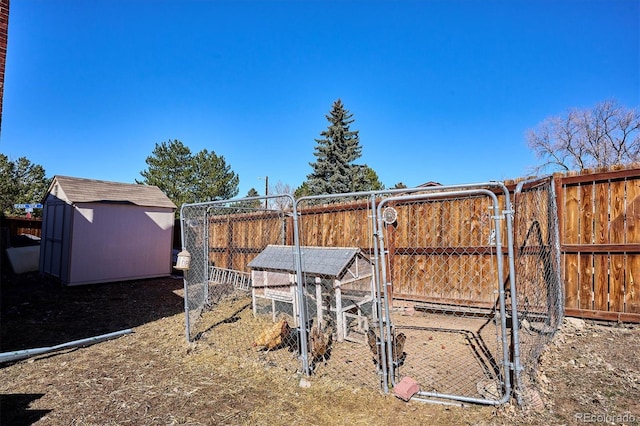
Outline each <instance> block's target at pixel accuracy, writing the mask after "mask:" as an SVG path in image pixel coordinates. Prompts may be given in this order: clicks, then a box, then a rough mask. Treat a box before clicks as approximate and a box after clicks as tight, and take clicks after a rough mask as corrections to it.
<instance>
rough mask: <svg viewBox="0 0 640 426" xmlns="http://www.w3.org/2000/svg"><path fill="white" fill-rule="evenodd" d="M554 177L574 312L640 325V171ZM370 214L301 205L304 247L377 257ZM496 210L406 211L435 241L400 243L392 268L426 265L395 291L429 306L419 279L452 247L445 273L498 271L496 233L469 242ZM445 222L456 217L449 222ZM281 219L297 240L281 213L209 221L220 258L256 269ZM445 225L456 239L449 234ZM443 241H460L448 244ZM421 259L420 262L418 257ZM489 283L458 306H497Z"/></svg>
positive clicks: (214, 253) (469, 204)
mask: <svg viewBox="0 0 640 426" xmlns="http://www.w3.org/2000/svg"><path fill="white" fill-rule="evenodd" d="M554 179H555V192H556V205H557V208H558V223H559V234H560V251H561V258H560V259H561V261H560V263H561V273H562V280H563V283H564V289H565V309H566V313H567V315H570V316H579V317H583V318H591V319H603V320H616V321H625V322H640V286H639V284H638V282H637V280H638V278H637V277H640V168H629V169H624V170H609V171H602V172H596V173H593V172H590V173H582V174H580V175H573V174H571V175H569V174H568V175H563V174H556V175H554ZM517 182H518V181H512V182H508V183H507V186H508V187H509V189H510V190H514V189H515V188H516V184H517ZM498 198H499V200H500V203H501V205H502V206H504V200H503V197H502V196H500V195H499V194H498ZM512 200H513V198H512ZM369 209H370V205H369V202H368V201H362V202H352V203H350V204H344V203H343V204H336V205H333V204H332V205H328V206H309V207H307V208H303V209H300V212H299V213H300V221H299V223H300V229H299V232H300V241H301V242H302V245H309V246H322V247H359V248H360V249H362V250H363V251H364V252H365V253H372V252H373V239H372V237H371V235H370V231H371V228H370V226H371V222H370V216H371V212H370V211H369ZM414 210H415V211H414ZM461 212H466V213H465V214H460V213H461ZM488 214H489V212H488V211H487V206H484V205H481V204H478V201H477V200H463V199H461V200H458V201H454V202H451V201H450V200H449V201H448V202H447V203H441V204H438V203H430V204H428V205H416V206H413V207H412V206H404V207H402V208H401V209H399V215H400V216H402V217H404V218H407V219H408V220H414V219H412V218H417V217H422V218H424V226H425V228H424V229H425V231H424V232H427V233H429V234H430V235H432V236H433V241H434V244H433V246H431V247H424V246H420V247H412V246H411V236H410V235H402V234H398V235H396V236H395V237H394V238H395V240H394V241H391V246H390V250H389V258H388V260H389V264H390V265H391V267H392V268H393V267H394V265H399V262H412V261H413V262H415V264H416V265H417V268H397V270H407V271H411V274H412V275H411V276H406V277H403V276H398V275H397V274H396V276H395V278H394V279H395V281H394V283H393V292H394V294H395V295H397V296H400V297H402V298H403V299H407V298H409V299H410V298H415V300H421V299H422V300H424V299H425V296H426V297H427V299H433V297H434V296H433V295H436V294H437V293H438V289H433V288H432V289H431V290H430V291H431V293H432V294H430V295H426V294H424V292H423V291H421V290H420V286H416V285H415V282H416V279H418V281H420V274H421V273H422V272H421V271H424V270H426V269H433V268H434V266H433V265H431V266H429V268H426V265H427V264H428V262H430V261H432V260H434V259H430V258H428V257H429V256H428V255H429V253H440V252H442V251H443V250H445V251H446V250H449V251H452V252H455V253H457V254H459V256H456V257H449V258H447V260H446V261H447V262H448V265H446V266H442V267H441V268H440V270H441V271H447V270H452V269H455V268H456V267H457V266H456V265H455V264H453V263H452V262H456V261H457V260H456V259H460V262H461V264H464V265H469V264H470V263H469V257H470V256H474V257H475V258H476V260H477V261H478V262H479V263H478V265H477V268H479V269H478V276H482V275H484V274H485V272H486V271H489V270H490V269H491V267H492V265H491V264H492V262H493V261H492V260H491V255H490V254H489V253H490V251H491V246H490V245H489V239H490V236H489V235H482V236H481V238H480V239H479V240H480V241H486V243H483V244H484V245H479V246H478V245H475V246H473V250H470V249H469V247H468V246H467V244H468V243H469V242H468V241H466V240H465V238H470V237H472V236H474V234H475V233H477V232H480V229H481V226H479V225H480V224H481V223H482V222H483V221H487V219H488ZM443 217H446V218H447V220H446V221H443V220H442V219H441V218H443ZM274 221H275V222H278V226H280V227H281V229H282V233H281V235H282V236H281V244H288V245H291V244H293V225H292V218H291V217H290V216H287V215H283V214H277V213H272V212H258V213H251V214H244V215H243V214H238V215H232V216H212V217H211V218H210V219H209V260H210V262H213V263H214V264H215V265H217V266H221V267H225V268H229V269H235V270H241V271H247V268H246V265H247V263H248V262H249V261H250V260H251V259H252V258H253V257H254V256H255V255H257V253H259V251H260V250H261V249H262V248H263V247H264V245H263V243H264V241H262V240H261V238H262V237H261V236H263V235H264V233H263V232H262V231H261V229H263V228H264V227H273V226H274ZM502 226H503V227H504V224H503V225H502ZM445 227H446V233H445V232H443V230H444V229H445ZM483 229H484V228H483ZM482 232H486V229H484V230H483V231H482ZM500 233H501V235H502V238H503V244H504V245H505V246H506V241H505V238H506V229H501V232H500ZM439 238H449V239H450V240H451V241H450V242H449V243H448V244H443V241H441V240H438V239H439ZM517 245H518V241H516V246H517ZM445 246H446V247H448V248H444V247H445ZM516 250H517V247H516ZM503 255H505V253H503ZM411 257H414V258H415V259H413V260H411V259H410V258H411ZM465 257H466V258H465ZM476 263H477V262H476ZM464 267H468V266H464ZM436 269H437V268H436ZM634 277H636V278H634ZM480 281H483V280H482V279H479V282H480ZM516 283H517V281H516ZM483 286H484V287H482V288H478V291H475V292H473V291H472V292H470V294H467V295H466V296H464V297H463V298H461V300H459V301H458V302H463V303H466V304H469V305H481V306H483V305H487V304H488V303H490V300H491V299H490V296H489V294H490V288H489V287H490V286H491V285H490V284H489V287H487V283H484V284H483Z"/></svg>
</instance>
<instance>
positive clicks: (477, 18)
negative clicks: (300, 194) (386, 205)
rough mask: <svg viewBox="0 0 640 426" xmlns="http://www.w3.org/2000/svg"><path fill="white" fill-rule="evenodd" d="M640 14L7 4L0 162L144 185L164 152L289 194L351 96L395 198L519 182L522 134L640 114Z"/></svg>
mask: <svg viewBox="0 0 640 426" xmlns="http://www.w3.org/2000/svg"><path fill="white" fill-rule="evenodd" d="M639 27H640V1H638V0H603V1H599V0H582V1H571V0H563V1H544V0H536V1H526V2H524V1H518V0H508V1H507V0H505V1H491V0H483V1H456V0H448V1H445V0H438V1H430V0H422V1H402V0H396V1H365V0H359V1H349V0H344V1H301V0H300V1H284V0H279V1H269V0H262V1H248V0H231V1H214V0H208V1H207V0H181V1H178V0H173V1H169V0H127V1H125V0H91V1H89V0H55V1H52V0H13V1H12V2H11V8H10V17H9V41H8V53H7V62H6V72H5V88H4V107H3V120H2V133H1V136H0V152H2V153H3V154H5V155H8V156H9V158H10V159H12V160H15V159H17V158H18V157H22V156H25V157H27V158H28V159H29V160H31V161H32V162H34V163H37V164H41V165H42V166H43V167H44V168H45V170H46V172H47V176H48V177H53V176H54V175H67V176H76V177H85V178H92V179H102V180H112V181H118V182H134V181H135V179H141V176H140V172H141V171H142V170H144V169H145V168H146V163H145V159H146V158H147V156H149V155H150V154H151V153H152V151H153V149H154V146H155V144H156V143H160V142H163V141H168V140H170V139H179V140H181V141H182V142H183V143H184V144H185V145H187V146H188V147H189V148H190V149H191V150H192V152H194V153H196V152H198V151H200V150H201V149H203V148H206V149H207V150H209V151H214V152H215V153H216V154H217V155H221V156H224V158H225V160H226V162H227V164H229V165H230V166H231V169H232V170H233V171H235V172H236V173H237V174H238V175H239V177H240V194H239V195H240V196H242V195H245V194H246V193H247V191H248V190H249V189H250V188H252V187H254V188H256V189H257V190H258V191H259V192H260V193H263V191H264V180H260V177H264V176H269V182H270V184H275V183H276V182H277V181H281V182H282V183H285V184H288V185H290V186H291V187H293V188H296V187H297V186H299V185H300V184H301V183H302V182H303V181H304V180H305V179H306V176H307V174H309V173H310V172H311V167H310V166H309V162H312V161H314V159H315V157H314V156H313V151H314V147H315V145H316V143H315V140H314V139H315V138H318V137H319V135H320V132H321V131H323V130H325V129H326V128H327V125H328V122H327V120H326V118H325V116H326V115H327V114H328V113H329V111H330V109H331V106H332V104H333V102H334V101H335V100H336V99H338V98H340V99H341V100H342V101H343V103H344V105H345V107H346V108H347V109H348V110H349V111H350V112H351V113H352V114H353V118H354V119H355V122H354V123H353V125H352V127H351V129H352V130H359V131H360V142H361V145H362V147H363V156H362V157H361V158H360V160H359V161H358V163H361V164H363V163H366V164H368V165H369V166H370V167H372V168H373V169H374V170H375V171H376V172H377V173H378V175H379V177H380V180H381V181H382V182H383V183H384V184H385V185H386V186H387V187H390V186H393V185H394V184H395V183H397V182H404V183H405V184H406V185H408V186H415V185H419V184H421V183H424V182H428V181H437V182H440V183H443V184H458V183H468V182H485V181H488V180H503V179H510V178H517V177H520V176H524V175H526V174H527V173H528V171H529V170H530V167H531V166H534V165H535V164H536V162H537V160H536V158H535V157H534V155H533V154H532V153H531V151H530V150H529V149H528V148H527V146H526V142H525V132H526V130H527V129H529V128H532V127H535V126H536V125H537V124H538V123H540V122H541V121H542V120H544V119H545V118H546V117H548V116H551V115H557V114H561V113H564V112H565V111H566V110H567V109H568V108H571V107H580V108H584V107H591V106H593V105H594V104H595V103H597V102H599V101H603V100H606V99H616V100H618V101H619V102H620V103H621V104H623V105H625V106H627V107H638V106H639V105H640V29H639Z"/></svg>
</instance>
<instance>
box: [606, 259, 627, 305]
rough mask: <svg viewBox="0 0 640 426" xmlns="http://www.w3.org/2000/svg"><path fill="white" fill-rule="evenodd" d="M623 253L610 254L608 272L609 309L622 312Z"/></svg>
mask: <svg viewBox="0 0 640 426" xmlns="http://www.w3.org/2000/svg"><path fill="white" fill-rule="evenodd" d="M625 260H626V256H625V255H620V254H612V255H611V256H610V272H609V310H610V311H614V312H624V271H625V267H624V264H625Z"/></svg>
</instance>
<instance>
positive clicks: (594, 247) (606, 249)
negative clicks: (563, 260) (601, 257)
mask: <svg viewBox="0 0 640 426" xmlns="http://www.w3.org/2000/svg"><path fill="white" fill-rule="evenodd" d="M560 251H561V252H562V253H580V252H591V253H617V254H620V253H640V244H563V245H562V246H560Z"/></svg>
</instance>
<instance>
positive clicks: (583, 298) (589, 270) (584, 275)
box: [578, 254, 593, 310]
mask: <svg viewBox="0 0 640 426" xmlns="http://www.w3.org/2000/svg"><path fill="white" fill-rule="evenodd" d="M578 259H579V260H578V262H579V267H580V276H579V277H580V278H579V282H580V288H579V292H578V295H579V296H578V297H579V306H580V309H589V310H591V309H593V299H592V298H593V256H592V255H591V254H579V255H578Z"/></svg>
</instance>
